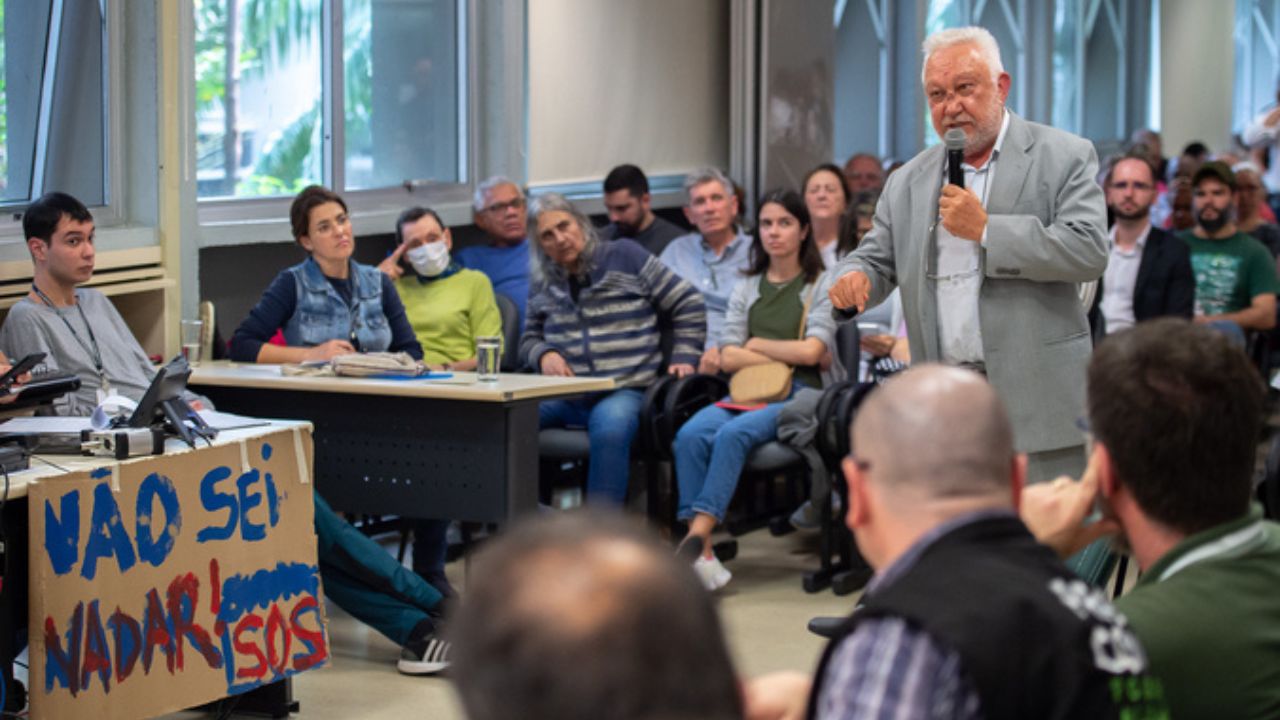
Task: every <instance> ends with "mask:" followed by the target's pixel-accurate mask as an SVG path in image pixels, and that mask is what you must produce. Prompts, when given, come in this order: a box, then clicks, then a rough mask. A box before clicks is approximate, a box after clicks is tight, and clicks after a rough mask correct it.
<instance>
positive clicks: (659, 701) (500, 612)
mask: <svg viewBox="0 0 1280 720" xmlns="http://www.w3.org/2000/svg"><path fill="white" fill-rule="evenodd" d="M451 632H453V639H454V640H455V641H456V643H457V647H458V652H457V664H456V666H455V670H456V672H455V673H454V678H455V683H456V686H457V689H458V695H459V696H460V697H461V700H462V706H463V708H464V709H465V711H466V714H467V717H468V718H470V720H507V719H508V718H521V720H598V719H600V718H609V720H736V719H738V718H741V717H742V698H741V694H740V692H739V689H738V683H737V678H736V677H735V675H734V671H733V667H732V664H731V661H730V658H729V652H728V649H727V648H726V646H725V639H724V633H723V631H722V630H721V627H720V620H719V618H718V617H717V615H716V610H715V607H714V606H712V604H711V599H710V597H709V596H708V595H707V594H706V593H705V592H703V590H702V588H701V587H700V586H699V585H698V581H697V580H696V579H695V578H694V577H693V575H692V574H691V573H690V572H689V570H688V569H687V568H682V567H680V566H679V564H678V563H677V562H676V561H675V560H674V559H673V558H672V557H671V554H670V552H667V551H664V550H663V548H662V546H661V545H660V544H659V543H658V542H656V541H655V539H654V538H653V537H651V536H650V535H649V534H648V533H647V532H645V531H644V529H643V528H642V527H641V526H639V525H638V524H635V523H632V522H631V521H629V520H627V519H625V518H622V517H613V516H610V515H608V514H606V515H600V514H593V513H588V512H573V513H560V514H554V515H547V516H542V517H538V518H535V519H532V520H531V521H526V522H524V523H523V524H518V525H517V526H516V527H515V528H513V529H512V530H511V532H509V533H505V534H503V535H501V536H500V537H498V538H497V539H496V540H494V541H493V543H492V545H490V546H488V547H485V548H484V549H483V550H482V551H481V553H480V555H479V557H477V559H476V561H475V572H474V573H472V574H471V581H470V582H469V583H468V584H467V602H466V604H465V605H464V606H463V607H462V608H461V609H460V610H459V613H458V619H457V622H456V623H455V624H454V625H453V626H451ZM567 670H571V672H567Z"/></svg>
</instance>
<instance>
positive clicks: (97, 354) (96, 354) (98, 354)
mask: <svg viewBox="0 0 1280 720" xmlns="http://www.w3.org/2000/svg"><path fill="white" fill-rule="evenodd" d="M31 289H32V290H35V291H36V295H38V296H39V297H40V300H41V302H43V303H44V304H45V305H48V306H49V307H51V308H53V311H54V313H55V314H56V315H57V316H58V319H59V320H61V321H62V324H63V325H66V326H67V330H70V331H71V337H73V338H75V339H76V342H77V343H79V345H80V347H81V348H83V349H84V351H85V354H87V355H88V356H89V359H90V360H93V367H94V369H95V370H97V371H98V377H100V378H102V385H103V387H104V388H105V387H107V374H106V372H104V371H103V369H102V351H101V349H99V348H98V339H97V338H95V337H94V336H93V326H92V325H90V324H89V318H87V317H85V316H84V308H83V307H80V303H79V301H77V302H76V303H75V306H76V310H79V311H80V319H81V320H82V321H83V322H84V329H85V330H87V331H88V332H89V342H88V343H86V342H85V341H84V339H83V338H81V337H80V333H78V332H76V329H75V326H73V325H72V324H71V321H70V320H67V318H66V317H64V316H63V314H62V313H60V312H58V306H57V305H54V304H53V300H50V299H49V296H48V295H45V294H44V291H43V290H41V289H40V288H38V287H36V284H35V283H31Z"/></svg>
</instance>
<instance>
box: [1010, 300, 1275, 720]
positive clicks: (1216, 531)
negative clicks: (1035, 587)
mask: <svg viewBox="0 0 1280 720" xmlns="http://www.w3.org/2000/svg"><path fill="white" fill-rule="evenodd" d="M1087 392H1088V406H1089V417H1088V423H1087V424H1088V426H1089V427H1090V433H1091V435H1092V438H1093V443H1092V450H1091V457H1090V462H1089V469H1088V471H1087V472H1086V473H1085V475H1084V477H1083V478H1081V480H1080V482H1072V481H1069V480H1066V479H1062V480H1058V481H1055V482H1053V483H1049V484H1045V485H1039V486H1036V487H1033V488H1027V490H1026V491H1025V492H1024V493H1023V494H1022V503H1021V505H1020V507H1019V513H1020V514H1021V516H1022V518H1023V521H1024V522H1026V524H1027V526H1028V527H1029V528H1030V529H1031V531H1032V532H1033V533H1034V534H1035V535H1036V537H1037V538H1038V539H1039V540H1040V541H1041V542H1043V543H1045V544H1046V545H1049V546H1050V547H1052V548H1054V549H1055V550H1057V551H1058V553H1059V555H1063V556H1065V555H1068V554H1070V553H1072V552H1075V551H1076V549H1077V548H1079V547H1081V546H1083V545H1084V544H1086V543H1088V542H1090V541H1092V539H1093V538H1095V537H1098V536H1100V535H1102V534H1104V533H1110V534H1115V535H1116V537H1115V539H1114V540H1113V541H1112V542H1113V543H1114V544H1115V545H1116V546H1117V547H1123V548H1125V549H1126V550H1127V551H1128V552H1129V553H1130V554H1131V555H1132V557H1133V558H1134V560H1135V561H1136V562H1137V564H1138V567H1139V568H1140V569H1141V571H1142V574H1141V576H1140V577H1139V578H1138V582H1137V585H1136V586H1135V587H1134V588H1133V589H1132V590H1130V591H1129V592H1128V593H1126V594H1125V595H1123V596H1121V597H1120V598H1119V599H1118V600H1116V608H1117V609H1118V610H1119V611H1120V612H1122V613H1124V615H1125V617H1127V618H1128V619H1129V621H1130V624H1131V625H1132V627H1133V632H1134V633H1135V634H1136V635H1137V636H1138V640H1139V641H1140V642H1141V643H1142V646H1143V647H1144V648H1145V649H1146V651H1147V657H1148V658H1149V659H1150V662H1151V672H1152V673H1154V674H1155V675H1156V676H1158V677H1159V678H1161V680H1163V682H1164V688H1165V691H1166V693H1167V700H1168V704H1169V712H1170V713H1171V714H1172V716H1173V717H1175V718H1240V719H1242V720H1247V719H1248V718H1258V719H1261V718H1276V717H1280V526H1277V525H1276V523H1274V522H1271V521H1267V520H1264V519H1263V512H1262V508H1261V507H1260V506H1259V505H1258V504H1257V503H1256V502H1254V468H1255V466H1256V464H1257V452H1258V436H1259V433H1260V432H1262V430H1263V426H1264V423H1263V420H1264V412H1263V408H1264V398H1265V397H1266V389H1265V388H1264V387H1263V385H1262V383H1261V382H1259V378H1258V372H1257V370H1256V369H1255V368H1254V367H1253V363H1252V362H1251V361H1250V360H1249V358H1248V357H1247V356H1246V355H1245V354H1244V352H1242V351H1241V350H1240V349H1239V348H1236V347H1232V346H1231V344H1230V341H1229V340H1227V339H1226V338H1224V337H1222V336H1221V335H1218V334H1217V333H1214V332H1211V331H1209V330H1208V329H1206V328H1205V327H1203V326H1197V325H1192V324H1190V323H1187V322H1183V321H1180V320H1173V319H1159V320H1155V321H1153V322H1149V323H1142V324H1140V325H1138V326H1136V327H1135V328H1133V329H1132V330H1130V331H1128V332H1125V333H1121V334H1120V335H1117V336H1116V337H1114V338H1109V339H1108V340H1107V341H1106V342H1104V343H1102V344H1100V345H1099V346H1098V350H1097V352H1095V353H1094V355H1093V360H1092V361H1091V362H1090V363H1089V373H1088V391H1087ZM1095 509H1100V510H1101V515H1102V519H1100V520H1098V521H1097V522H1087V519H1088V518H1090V517H1091V516H1092V515H1093V514H1094V513H1095Z"/></svg>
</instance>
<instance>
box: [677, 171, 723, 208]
mask: <svg viewBox="0 0 1280 720" xmlns="http://www.w3.org/2000/svg"><path fill="white" fill-rule="evenodd" d="M709 182H718V183H720V186H721V187H723V188H724V193H725V195H733V194H734V192H735V190H734V187H733V181H732V180H730V179H729V176H728V175H725V174H724V172H723V171H721V170H720V169H719V168H713V167H701V168H698V169H697V170H694V171H693V172H691V173H689V174H688V175H686V176H685V177H684V196H685V202H686V203H689V202H692V201H693V189H694V188H696V187H698V186H699V185H705V184H706V183H709Z"/></svg>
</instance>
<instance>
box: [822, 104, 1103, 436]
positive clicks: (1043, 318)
mask: <svg viewBox="0 0 1280 720" xmlns="http://www.w3.org/2000/svg"><path fill="white" fill-rule="evenodd" d="M945 162H946V161H945V153H944V150H943V146H942V145H941V144H939V145H935V146H934V147H931V148H929V149H927V150H925V151H924V152H921V153H920V154H919V155H917V156H915V157H914V158H912V160H911V161H910V162H908V163H907V164H906V165H903V166H902V167H901V168H900V169H899V170H898V171H897V172H895V173H893V174H892V175H891V176H890V177H889V180H888V182H887V183H886V184H885V188H884V192H883V193H882V194H881V196H880V201H879V202H878V203H877V205H876V213H875V224H874V227H873V228H872V230H871V231H870V232H869V233H867V235H866V237H865V238H863V240H862V244H861V245H859V246H858V249H857V250H855V251H854V252H852V253H850V254H849V255H847V256H846V257H845V258H844V259H843V260H842V261H841V262H840V263H838V264H837V265H836V269H835V272H834V273H833V274H835V275H837V276H839V275H843V274H845V273H847V272H850V271H852V270H862V271H863V272H865V273H866V274H867V276H868V277H869V278H870V279H871V298H870V300H869V305H875V304H877V303H879V302H880V301H882V300H883V299H884V298H885V297H887V296H888V294H889V293H890V292H891V291H892V290H893V288H894V286H895V285H896V286H900V287H901V288H902V307H903V312H904V314H905V316H906V320H907V335H908V339H909V341H910V343H911V355H912V358H913V359H914V360H923V361H935V362H936V361H938V360H939V359H940V357H941V352H940V349H939V339H938V316H937V296H936V294H935V293H936V289H935V281H934V280H933V276H934V275H935V274H936V273H935V265H936V263H937V249H936V247H937V246H936V234H935V222H936V219H937V217H938V196H939V194H940V193H941V190H942V178H943V171H944V168H945ZM994 172H995V175H994V177H993V179H992V181H991V182H992V187H991V190H990V192H989V193H988V198H987V214H988V219H987V239H986V241H984V242H983V244H982V248H983V252H982V265H983V275H984V280H983V283H982V290H981V293H980V295H979V302H978V312H979V316H980V320H981V323H982V348H983V354H984V357H985V358H986V365H987V377H988V378H989V379H990V381H991V384H992V385H993V386H994V387H995V388H996V391H997V392H998V393H999V395H1000V397H1001V399H1002V400H1003V401H1004V404H1005V407H1006V408H1007V409H1008V411H1009V416H1010V420H1011V421H1012V423H1013V429H1014V437H1015V443H1016V445H1017V448H1018V450H1019V451H1020V452H1041V451H1045V450H1054V449H1058V448H1065V447H1071V446H1075V445H1080V444H1081V442H1082V439H1081V434H1080V430H1079V429H1078V428H1077V427H1076V426H1075V420H1076V418H1077V417H1080V416H1081V415H1082V414H1083V412H1084V383H1085V369H1086V366H1087V365H1088V362H1089V354H1090V352H1091V350H1092V343H1091V340H1090V337H1089V324H1088V321H1086V319H1085V314H1084V310H1083V308H1082V307H1081V305H1080V297H1079V295H1078V294H1077V291H1076V286H1077V284H1078V283H1082V282H1087V281H1090V280H1096V279H1098V278H1099V277H1101V275H1102V273H1103V271H1104V270H1105V269H1106V266H1107V230H1106V227H1107V223H1106V207H1105V205H1104V202H1103V196H1102V189H1101V188H1100V187H1099V186H1098V183H1097V181H1096V180H1095V179H1094V178H1095V176H1096V175H1097V172H1098V159H1097V155H1096V153H1095V152H1094V150H1093V146H1092V145H1091V144H1090V143H1089V142H1088V141H1086V140H1083V139H1081V138H1079V137H1076V136H1075V135H1071V134H1069V133H1066V132H1063V131H1061V130H1055V129H1053V128H1050V127H1046V126H1044V125H1038V124H1036V123H1031V122H1027V121H1026V120H1023V119H1022V118H1019V117H1018V116H1017V115H1013V114H1012V113H1010V118H1009V129H1008V131H1007V132H1006V134H1005V138H1004V142H1003V144H1002V145H1001V150H1000V155H999V158H998V159H997V161H996V165H995V169H994Z"/></svg>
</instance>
